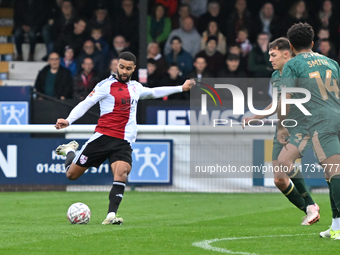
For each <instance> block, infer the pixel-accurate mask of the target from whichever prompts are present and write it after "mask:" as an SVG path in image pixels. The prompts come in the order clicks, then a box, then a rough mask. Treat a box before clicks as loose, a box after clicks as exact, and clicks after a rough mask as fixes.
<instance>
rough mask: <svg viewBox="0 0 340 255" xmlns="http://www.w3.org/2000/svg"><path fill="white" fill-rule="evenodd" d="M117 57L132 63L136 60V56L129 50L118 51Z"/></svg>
mask: <svg viewBox="0 0 340 255" xmlns="http://www.w3.org/2000/svg"><path fill="white" fill-rule="evenodd" d="M119 59H124V60H126V61H132V62H133V63H134V64H136V62H137V59H136V56H135V55H134V54H132V53H131V52H129V51H124V52H122V53H120V54H119V56H118V60H119Z"/></svg>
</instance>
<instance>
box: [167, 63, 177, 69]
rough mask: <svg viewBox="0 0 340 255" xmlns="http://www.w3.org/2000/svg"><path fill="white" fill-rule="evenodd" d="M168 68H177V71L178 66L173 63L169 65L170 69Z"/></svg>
mask: <svg viewBox="0 0 340 255" xmlns="http://www.w3.org/2000/svg"><path fill="white" fill-rule="evenodd" d="M170 67H177V68H178V69H179V67H178V65H177V64H176V63H175V62H172V63H170V65H169V68H168V69H170Z"/></svg>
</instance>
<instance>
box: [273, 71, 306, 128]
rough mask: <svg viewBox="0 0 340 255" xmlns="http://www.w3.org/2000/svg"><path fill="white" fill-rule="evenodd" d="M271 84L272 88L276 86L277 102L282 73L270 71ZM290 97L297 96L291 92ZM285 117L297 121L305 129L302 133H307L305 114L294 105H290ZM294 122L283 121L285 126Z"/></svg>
mask: <svg viewBox="0 0 340 255" xmlns="http://www.w3.org/2000/svg"><path fill="white" fill-rule="evenodd" d="M271 84H272V87H273V88H277V93H278V102H279V98H280V94H281V87H282V86H284V84H283V80H282V75H281V74H280V71H279V70H276V71H275V72H273V73H272V77H271ZM292 98H293V99H294V98H298V96H297V95H296V94H292ZM287 119H291V120H295V121H297V123H298V126H299V128H300V129H306V130H305V132H304V133H308V132H307V120H306V116H305V115H304V114H303V113H302V112H301V111H300V110H299V109H298V108H297V107H296V106H295V105H291V107H290V111H289V114H288V116H287ZM295 124H296V123H295V122H294V121H288V122H285V125H287V126H295ZM289 129H290V128H288V130H289Z"/></svg>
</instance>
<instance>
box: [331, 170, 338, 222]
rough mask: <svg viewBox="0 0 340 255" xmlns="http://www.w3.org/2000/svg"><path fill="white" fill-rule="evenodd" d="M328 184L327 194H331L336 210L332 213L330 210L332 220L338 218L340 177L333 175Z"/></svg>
mask: <svg viewBox="0 0 340 255" xmlns="http://www.w3.org/2000/svg"><path fill="white" fill-rule="evenodd" d="M329 183H330V189H329V192H330V193H331V196H332V198H333V202H334V206H335V208H336V210H334V211H333V209H332V212H333V218H338V217H340V175H339V174H336V175H333V176H332V177H331V179H330V180H329ZM331 206H332V200H331ZM334 216H335V217H334Z"/></svg>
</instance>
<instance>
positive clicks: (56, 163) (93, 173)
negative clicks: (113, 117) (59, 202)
mask: <svg viewBox="0 0 340 255" xmlns="http://www.w3.org/2000/svg"><path fill="white" fill-rule="evenodd" d="M0 141H1V143H0V184H63V185H82V184H84V185H85V184H86V185H111V184H112V181H113V176H112V173H111V169H110V167H109V163H108V161H106V162H104V163H103V164H102V165H101V166H99V167H98V168H95V167H91V168H89V169H88V170H87V171H86V172H85V174H83V175H82V176H81V177H80V178H79V179H78V180H75V181H70V180H68V179H67V178H66V176H65V167H64V161H65V157H64V156H60V155H57V154H56V153H55V149H56V148H57V147H58V145H60V144H65V143H68V142H70V140H66V139H61V138H31V137H29V136H24V137H22V136H19V135H13V134H0ZM77 141H78V142H79V145H80V148H81V146H82V145H83V144H85V142H86V141H87V140H86V139H79V140H77ZM162 142H164V141H162ZM168 143H170V144H171V145H172V142H171V141H168ZM132 148H133V149H135V148H136V151H135V152H134V153H133V164H132V165H133V166H132V170H131V174H132V175H133V176H137V178H136V180H137V181H138V180H142V181H143V180H144V181H145V180H151V181H150V182H149V183H150V184H153V183H157V178H158V180H160V182H161V183H163V184H166V181H169V182H168V184H171V180H172V176H171V174H172V172H171V166H172V146H169V148H166V146H165V145H163V144H162V145H160V144H158V145H157V140H149V141H143V142H142V144H141V145H139V142H138V141H137V142H136V143H135V144H133V146H132ZM148 148H149V149H148ZM163 151H165V154H164V153H163ZM154 160H156V161H154ZM135 163H136V164H135ZM153 166H155V167H156V168H154V167H153ZM167 167H168V168H167ZM150 168H151V170H154V169H156V170H157V171H158V175H157V176H158V177H157V178H156V177H154V178H153V179H152V178H151V177H150ZM167 171H168V172H167ZM139 173H141V174H139ZM138 178H139V179H138ZM150 178H151V179H150ZM152 180H153V181H152ZM144 183H145V182H144Z"/></svg>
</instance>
